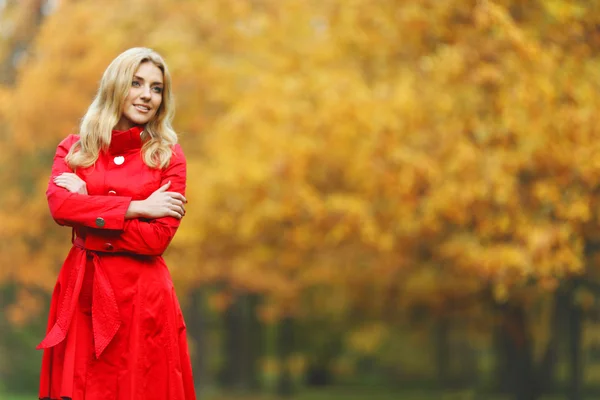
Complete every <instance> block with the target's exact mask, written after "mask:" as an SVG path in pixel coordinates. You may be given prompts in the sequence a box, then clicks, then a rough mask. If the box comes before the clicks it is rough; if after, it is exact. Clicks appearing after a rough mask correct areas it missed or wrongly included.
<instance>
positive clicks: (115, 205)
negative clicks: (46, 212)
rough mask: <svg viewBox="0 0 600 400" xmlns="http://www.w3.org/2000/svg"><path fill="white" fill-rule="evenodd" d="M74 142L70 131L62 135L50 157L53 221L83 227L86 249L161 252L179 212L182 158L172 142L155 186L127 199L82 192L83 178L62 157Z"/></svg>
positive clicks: (181, 208)
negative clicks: (170, 153)
mask: <svg viewBox="0 0 600 400" xmlns="http://www.w3.org/2000/svg"><path fill="white" fill-rule="evenodd" d="M75 141H76V137H74V136H73V135H71V136H69V137H67V138H66V139H65V140H63V141H62V142H61V143H60V144H59V145H58V148H57V151H56V155H55V157H54V162H53V165H52V176H51V178H50V182H49V183H48V190H47V191H46V197H47V199H48V205H49V207H50V213H51V214H52V217H53V218H54V220H55V221H56V222H57V223H58V224H59V225H66V226H71V227H77V228H83V229H85V231H86V235H85V248H86V249H88V250H96V251H108V252H129V253H135V254H143V255H161V254H162V253H163V252H164V251H165V250H166V248H167V246H168V245H169V243H170V242H171V240H172V239H173V236H174V235H175V232H176V231H177V228H178V227H179V223H180V220H181V218H182V217H183V215H185V207H184V204H185V203H186V202H187V200H186V199H185V196H184V195H185V186H186V161H185V156H184V154H183V152H182V150H181V147H180V146H179V145H175V146H174V148H173V156H172V158H171V162H170V164H169V166H168V167H166V168H165V169H164V170H163V171H162V176H161V187H160V188H159V189H158V190H156V191H155V192H154V193H152V194H151V195H150V196H149V197H148V198H147V199H145V200H140V201H133V200H132V199H131V197H126V196H92V195H88V194H87V189H86V187H85V182H84V181H83V180H82V179H81V178H79V177H78V176H77V175H75V174H73V173H72V172H71V170H70V168H69V167H68V166H67V164H66V162H65V159H64V158H65V156H66V154H67V153H68V151H69V148H70V146H71V145H72V144H73V143H74V142H75ZM169 189H170V190H169ZM98 219H100V220H101V221H102V223H103V225H102V226H100V225H99V224H98V222H97V221H98ZM147 220H148V221H147Z"/></svg>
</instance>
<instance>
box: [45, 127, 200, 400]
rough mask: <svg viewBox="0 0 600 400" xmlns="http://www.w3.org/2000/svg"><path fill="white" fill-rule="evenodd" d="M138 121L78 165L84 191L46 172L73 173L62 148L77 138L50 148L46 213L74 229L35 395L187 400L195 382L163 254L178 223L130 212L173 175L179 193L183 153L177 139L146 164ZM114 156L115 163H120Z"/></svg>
mask: <svg viewBox="0 0 600 400" xmlns="http://www.w3.org/2000/svg"><path fill="white" fill-rule="evenodd" d="M141 130H142V128H141V127H134V128H132V129H130V130H128V131H123V132H119V131H114V132H113V137H112V139H111V145H110V147H109V149H108V150H107V151H102V152H101V154H100V156H99V158H98V161H97V162H96V163H95V165H93V166H91V167H88V168H80V169H78V170H77V171H76V173H77V175H78V176H79V177H81V178H82V179H83V180H85V181H86V184H87V190H88V195H81V194H76V193H70V192H68V191H67V190H66V189H63V188H60V187H58V186H56V185H55V184H54V182H53V178H54V177H56V176H57V175H60V174H61V173H63V172H72V171H71V170H70V168H69V167H68V166H67V164H66V163H65V160H64V157H65V156H66V154H67V152H68V151H69V149H70V147H71V146H72V145H73V143H75V142H76V141H77V140H78V139H79V137H78V136H75V135H70V136H68V137H67V138H66V139H64V140H63V141H62V142H61V143H60V144H59V145H58V148H57V150H56V155H55V157H54V163H53V166H52V174H51V177H50V181H49V183H48V190H47V192H46V195H47V198H48V205H49V207H50V213H51V214H52V217H53V218H54V220H55V221H56V222H57V223H58V224H60V225H65V226H70V227H72V228H73V230H74V233H76V236H77V237H76V238H75V240H74V241H73V247H72V248H71V250H70V252H69V254H68V255H67V258H66V260H65V262H64V264H63V266H62V268H61V270H60V273H59V276H58V280H57V283H56V286H55V289H54V293H53V295H52V301H51V305H50V315H49V318H48V330H47V334H46V337H45V338H44V339H43V340H42V342H41V343H40V344H39V346H38V348H39V349H44V354H43V358H42V369H41V376H40V391H39V397H40V398H42V399H43V398H49V399H60V398H61V397H68V398H72V399H73V400H100V399H102V400H138V399H139V400H142V399H143V400H152V399H156V400H159V399H160V400H164V399H169V400H192V399H195V398H196V396H195V391H194V385H193V380H192V369H191V364H190V356H189V352H188V346H187V338H186V326H185V322H184V319H183V315H182V313H181V308H180V306H179V302H178V300H177V296H176V295H175V291H174V288H173V282H172V280H171V276H170V274H169V271H168V269H167V266H166V264H165V262H164V260H163V258H162V256H161V254H162V253H163V252H164V251H165V249H166V248H167V246H168V245H169V243H170V241H171V239H172V238H173V236H174V235H175V232H176V231H177V228H178V227H179V222H180V220H179V219H177V218H172V217H165V218H159V219H154V220H144V219H129V220H125V213H126V211H127V208H128V207H129V204H130V202H131V201H132V200H143V199H145V198H147V197H148V196H149V195H150V194H151V193H152V192H153V191H155V190H156V189H158V188H159V187H160V186H162V185H163V184H165V183H166V182H167V181H171V187H170V188H169V191H175V192H179V193H181V194H184V195H185V185H186V161H185V156H184V154H183V152H182V150H181V147H180V146H179V145H175V146H174V148H173V156H172V158H171V162H170V164H169V165H168V166H167V167H166V168H164V169H152V168H149V167H147V166H146V165H145V164H144V163H143V160H142V155H141V152H140V149H141V146H142V142H141V139H140V133H141ZM121 161H122V162H121Z"/></svg>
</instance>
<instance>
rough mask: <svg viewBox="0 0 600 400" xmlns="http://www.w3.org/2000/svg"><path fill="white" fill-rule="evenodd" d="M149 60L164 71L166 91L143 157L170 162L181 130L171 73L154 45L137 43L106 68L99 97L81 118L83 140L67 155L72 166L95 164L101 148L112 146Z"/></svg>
mask: <svg viewBox="0 0 600 400" xmlns="http://www.w3.org/2000/svg"><path fill="white" fill-rule="evenodd" d="M145 62H152V63H153V64H154V65H156V66H157V67H158V68H159V69H160V70H161V71H162V73H163V92H162V102H161V105H160V107H159V108H158V110H157V112H156V115H155V116H154V117H153V118H152V120H150V121H148V123H147V124H146V126H145V127H144V132H143V134H142V141H143V142H144V145H143V146H142V154H143V160H144V163H145V164H146V165H148V166H149V167H152V168H164V167H165V166H167V165H168V164H169V160H170V159H171V154H172V146H173V145H174V144H175V143H177V134H176V133H175V131H174V130H173V128H172V126H171V122H172V120H173V115H174V113H175V105H174V100H173V94H172V91H171V75H170V74H169V70H168V69H167V65H166V63H165V62H164V60H163V58H162V57H161V56H160V55H159V54H158V53H156V52H155V51H154V50H152V49H148V48H144V47H135V48H132V49H129V50H126V51H124V52H123V53H121V54H120V55H119V56H117V58H115V59H114V60H113V61H112V62H111V63H110V65H109V66H108V68H107V69H106V71H104V75H102V80H101V81H100V87H99V88H98V92H97V93H96V97H95V98H94V101H93V102H92V104H91V105H90V107H89V108H88V110H87V112H86V113H85V116H84V117H83V119H82V120H81V124H80V127H79V140H78V141H77V142H75V143H74V144H73V146H72V147H71V149H70V150H69V153H68V154H67V156H66V162H67V164H68V165H69V166H70V167H71V168H73V169H75V168H77V167H89V166H91V165H93V164H94V163H95V162H96V160H97V159H98V155H99V153H100V151H101V150H107V149H108V146H109V145H110V140H111V137H112V130H113V128H114V127H115V125H116V124H117V123H118V122H119V119H120V118H121V115H122V110H123V103H124V100H125V98H126V97H127V95H128V93H129V88H130V87H131V82H132V80H133V75H134V74H135V71H137V69H138V67H139V66H140V65H141V64H142V63H145Z"/></svg>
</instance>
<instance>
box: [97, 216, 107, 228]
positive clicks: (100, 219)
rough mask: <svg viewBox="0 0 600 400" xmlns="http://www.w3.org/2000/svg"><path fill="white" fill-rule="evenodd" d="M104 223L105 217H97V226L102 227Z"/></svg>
mask: <svg viewBox="0 0 600 400" xmlns="http://www.w3.org/2000/svg"><path fill="white" fill-rule="evenodd" d="M104 224H105V222H104V218H102V217H98V218H96V226H97V227H98V228H102V227H103V226H104Z"/></svg>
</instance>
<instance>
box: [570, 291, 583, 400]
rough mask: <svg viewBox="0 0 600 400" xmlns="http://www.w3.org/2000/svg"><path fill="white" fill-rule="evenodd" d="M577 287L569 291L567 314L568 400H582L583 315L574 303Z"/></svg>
mask: <svg viewBox="0 0 600 400" xmlns="http://www.w3.org/2000/svg"><path fill="white" fill-rule="evenodd" d="M576 290H577V285H575V286H574V288H573V289H572V291H571V299H570V300H571V302H570V313H569V317H570V318H569V360H570V372H571V376H570V378H571V382H570V385H569V400H581V399H582V389H583V388H582V386H583V363H582V357H581V341H582V340H581V339H582V336H583V329H582V328H583V313H582V310H581V307H579V305H578V304H576V302H575V298H574V297H575V293H576Z"/></svg>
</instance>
